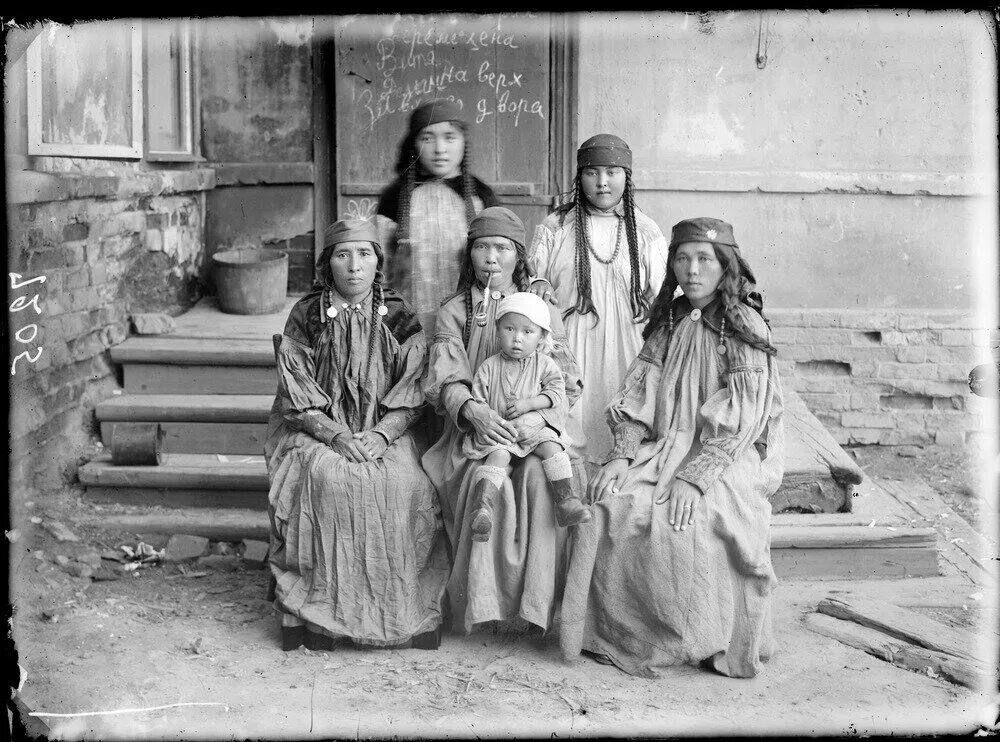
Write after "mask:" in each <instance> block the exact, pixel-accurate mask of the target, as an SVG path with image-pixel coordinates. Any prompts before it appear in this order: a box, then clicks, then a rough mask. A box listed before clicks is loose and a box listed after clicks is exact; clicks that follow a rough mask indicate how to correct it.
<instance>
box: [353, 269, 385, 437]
mask: <svg viewBox="0 0 1000 742" xmlns="http://www.w3.org/2000/svg"><path fill="white" fill-rule="evenodd" d="M382 279H383V276H382V271H377V272H376V273H375V281H374V282H373V283H372V317H371V332H369V334H368V357H367V359H366V360H365V368H364V371H363V372H362V376H361V393H362V394H364V393H365V392H368V395H369V396H368V400H369V401H368V404H363V406H362V408H361V410H360V413H361V421H360V424H359V428H363V427H364V425H365V424H366V422H367V421H368V413H369V412H372V406H374V405H375V400H376V397H377V396H378V392H377V390H376V389H369V388H368V386H369V384H370V383H371V372H372V366H373V365H374V362H375V343H376V342H377V340H378V338H379V336H380V335H381V333H382V315H381V314H380V313H379V309H380V308H381V307H382V304H383V303H384V302H385V297H384V295H383V293H382ZM372 421H373V422H374V416H373V418H372Z"/></svg>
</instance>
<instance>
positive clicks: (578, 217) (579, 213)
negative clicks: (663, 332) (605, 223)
mask: <svg viewBox="0 0 1000 742" xmlns="http://www.w3.org/2000/svg"><path fill="white" fill-rule="evenodd" d="M623 169H624V170H625V191H624V193H623V194H622V206H623V211H624V219H625V236H626V239H627V241H628V262H629V273H630V287H629V299H630V302H631V305H632V319H634V320H635V321H636V322H644V321H645V320H646V317H647V313H648V311H649V300H648V299H647V298H646V292H645V290H644V289H643V287H642V282H641V273H640V269H639V230H638V228H637V227H636V222H635V209H636V207H635V185H634V184H633V182H632V171H631V170H630V169H628V168H623ZM586 200H587V199H586V196H585V195H584V193H583V181H582V178H581V171H580V169H577V171H576V177H575V178H574V180H573V195H572V198H571V199H570V200H569V201H568V202H567V203H564V204H562V205H561V206H559V207H557V208H556V213H558V214H560V221H559V226H562V225H563V224H565V222H566V217H567V215H568V214H569V212H570V211H572V210H573V209H574V208H576V212H575V224H574V227H575V231H576V252H575V254H574V273H575V276H576V304H575V305H574V306H572V307H570V308H569V309H567V310H566V311H565V312H563V319H565V318H566V317H568V316H569V315H571V314H572V313H573V312H576V313H578V314H580V315H584V314H593V315H594V317H595V318H598V319H599V318H600V315H599V314H598V313H597V308H596V307H595V306H594V299H593V294H592V291H591V281H590V267H591V264H590V246H589V245H588V242H589V240H590V230H589V229H588V227H587V209H586ZM615 247H617V245H616V246H615Z"/></svg>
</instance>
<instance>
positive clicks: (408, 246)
mask: <svg viewBox="0 0 1000 742" xmlns="http://www.w3.org/2000/svg"><path fill="white" fill-rule="evenodd" d="M468 130H469V127H468V124H467V123H466V122H465V120H464V119H463V116H462V110H461V108H459V106H458V105H457V104H456V103H454V102H452V101H450V100H447V99H442V100H433V101H430V102H428V103H424V104H423V105H421V106H419V107H418V108H417V109H416V110H414V111H413V113H412V114H411V115H410V128H409V131H408V132H407V134H406V137H404V139H403V141H402V143H401V144H400V148H399V159H398V160H397V162H396V180H395V181H394V182H393V183H392V184H391V185H390V186H389V187H387V188H386V189H385V190H384V191H383V192H382V195H381V196H380V197H379V202H378V213H379V214H380V215H382V216H384V217H386V218H388V219H390V220H392V225H390V226H389V228H388V230H387V231H390V232H391V231H392V230H393V229H394V231H395V234H394V235H392V236H390V238H389V239H388V240H386V244H387V245H388V250H387V253H388V254H387V256H386V258H387V262H388V270H387V282H388V284H389V285H390V286H392V287H393V288H395V289H396V290H398V291H399V292H400V293H402V294H403V296H404V297H405V298H406V299H407V300H408V301H409V303H410V306H412V307H413V311H414V312H416V314H417V317H418V318H419V320H420V322H421V324H422V326H423V327H424V331H425V332H426V333H427V336H428V338H431V337H433V336H434V321H435V315H436V313H437V310H438V309H439V308H440V306H441V302H442V301H443V300H444V299H446V298H447V297H449V296H451V295H452V294H453V293H454V292H455V288H456V286H457V285H458V275H459V271H460V269H461V265H462V258H463V254H464V250H465V243H466V234H467V232H468V229H469V224H470V223H471V222H472V219H473V217H474V216H475V215H476V214H478V213H479V212H480V211H482V210H483V208H485V207H487V206H494V205H495V204H496V196H495V195H494V194H493V191H492V190H491V189H490V187H489V186H488V185H486V184H485V183H484V182H483V181H481V180H480V179H479V178H477V177H475V176H474V175H473V174H472V173H471V172H470V171H469V149H470V143H469V137H468Z"/></svg>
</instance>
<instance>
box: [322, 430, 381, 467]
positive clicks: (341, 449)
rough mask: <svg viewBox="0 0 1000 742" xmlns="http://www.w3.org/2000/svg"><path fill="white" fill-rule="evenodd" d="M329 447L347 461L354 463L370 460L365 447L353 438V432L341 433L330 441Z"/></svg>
mask: <svg viewBox="0 0 1000 742" xmlns="http://www.w3.org/2000/svg"><path fill="white" fill-rule="evenodd" d="M330 448H332V449H333V450H334V451H336V452H337V453H339V454H340V455H341V456H343V457H344V458H345V459H347V460H348V461H352V462H354V463H356V464H363V463H364V462H366V461H371V460H372V459H371V456H370V455H369V454H368V451H367V450H365V447H364V446H363V445H361V442H360V441H359V440H358V439H357V438H355V436H354V434H353V433H341V434H340V435H338V436H337V437H336V438H334V439H333V440H332V441H330Z"/></svg>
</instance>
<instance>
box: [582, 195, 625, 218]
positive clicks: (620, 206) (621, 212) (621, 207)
mask: <svg viewBox="0 0 1000 742" xmlns="http://www.w3.org/2000/svg"><path fill="white" fill-rule="evenodd" d="M583 205H584V208H585V209H586V210H587V213H588V214H593V215H594V216H611V215H612V214H614V215H615V216H617V217H618V218H619V219H624V218H625V199H624V198H622V199H620V200H619V201H618V203H616V204H615V207H614V208H613V209H611V211H601V210H600V209H595V208H594V206H593V204H591V203H590V201H588V200H587V199H586V197H584V199H583Z"/></svg>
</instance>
